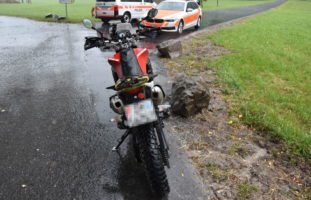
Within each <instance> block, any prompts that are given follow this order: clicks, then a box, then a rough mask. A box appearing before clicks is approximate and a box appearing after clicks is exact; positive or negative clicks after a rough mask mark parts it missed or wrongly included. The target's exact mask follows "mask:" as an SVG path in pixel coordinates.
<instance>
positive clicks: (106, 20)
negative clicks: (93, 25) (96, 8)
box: [101, 19, 109, 24]
mask: <svg viewBox="0 0 311 200" xmlns="http://www.w3.org/2000/svg"><path fill="white" fill-rule="evenodd" d="M101 20H102V22H103V23H104V24H108V23H109V19H101Z"/></svg>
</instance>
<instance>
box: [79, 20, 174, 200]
mask: <svg viewBox="0 0 311 200" xmlns="http://www.w3.org/2000/svg"><path fill="white" fill-rule="evenodd" d="M83 23H84V25H85V27H87V28H91V29H94V30H96V31H97V32H98V36H99V37H86V41H85V45H84V49H85V50H88V49H90V48H93V47H98V48H102V49H114V50H115V52H116V53H115V54H114V55H113V57H111V58H109V59H108V62H109V63H110V65H111V69H112V76H113V78H114V81H115V84H114V85H113V86H110V87H108V88H107V89H113V90H115V91H116V94H115V95H113V96H111V97H110V107H111V108H112V110H113V111H114V112H116V113H117V114H118V116H117V117H115V118H114V119H113V121H115V122H116V123H117V125H118V128H120V129H126V131H125V133H124V135H122V137H121V138H120V140H119V141H118V144H117V145H116V146H115V147H113V150H118V149H119V147H120V145H121V144H122V143H123V142H124V140H125V139H126V138H127V137H128V136H129V135H132V139H133V147H134V153H135V157H136V159H137V161H138V162H140V163H142V164H143V166H144V167H145V169H146V173H147V176H148V177H149V180H150V184H151V188H152V191H153V192H154V194H155V195H157V196H161V197H163V196H165V195H167V194H168V193H169V191H170V189H169V184H168V181H167V176H166V172H165V166H167V167H168V168H169V167H170V165H169V152H168V150H169V147H168V144H167V141H166V139H165V135H164V131H163V128H164V123H163V119H164V118H165V117H167V116H168V109H169V106H168V105H163V101H164V98H165V94H164V91H163V89H162V88H161V86H159V85H154V83H153V79H154V78H155V77H156V75H155V74H154V73H153V70H152V66H151V63H150V60H149V54H148V49H146V48H137V44H136V43H137V40H139V39H141V38H142V37H141V31H137V32H134V31H133V28H132V26H131V25H130V24H115V25H112V29H111V33H110V38H105V37H104V36H103V34H102V33H101V32H100V31H99V30H97V29H96V28H95V26H94V25H93V23H92V22H91V21H90V20H84V21H83Z"/></svg>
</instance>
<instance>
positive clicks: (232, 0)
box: [203, 0, 272, 10]
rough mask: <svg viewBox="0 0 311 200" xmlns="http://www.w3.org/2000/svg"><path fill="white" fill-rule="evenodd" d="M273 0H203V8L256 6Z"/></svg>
mask: <svg viewBox="0 0 311 200" xmlns="http://www.w3.org/2000/svg"><path fill="white" fill-rule="evenodd" d="M270 1H272V0H218V6H217V0H207V1H204V0H203V9H204V10H211V9H212V10H214V9H225V8H235V7H244V6H254V5H258V4H263V3H267V2H270Z"/></svg>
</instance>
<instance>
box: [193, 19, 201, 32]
mask: <svg viewBox="0 0 311 200" xmlns="http://www.w3.org/2000/svg"><path fill="white" fill-rule="evenodd" d="M200 27H201V17H199V18H198V22H197V25H195V27H194V28H195V29H196V30H198V29H199V28H200Z"/></svg>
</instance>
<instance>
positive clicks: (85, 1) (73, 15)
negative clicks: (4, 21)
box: [0, 0, 95, 22]
mask: <svg viewBox="0 0 311 200" xmlns="http://www.w3.org/2000/svg"><path fill="white" fill-rule="evenodd" d="M94 2H95V0H75V3H74V4H68V14H69V19H68V20H67V21H68V22H81V21H82V20H83V19H84V18H91V17H92V16H91V9H92V5H94ZM48 13H53V14H57V15H62V16H65V6H64V4H60V3H58V0H32V4H0V15H9V16H18V17H27V18H31V19H36V20H42V21H45V20H46V19H45V18H44V17H45V16H46V15H47V14H48Z"/></svg>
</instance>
